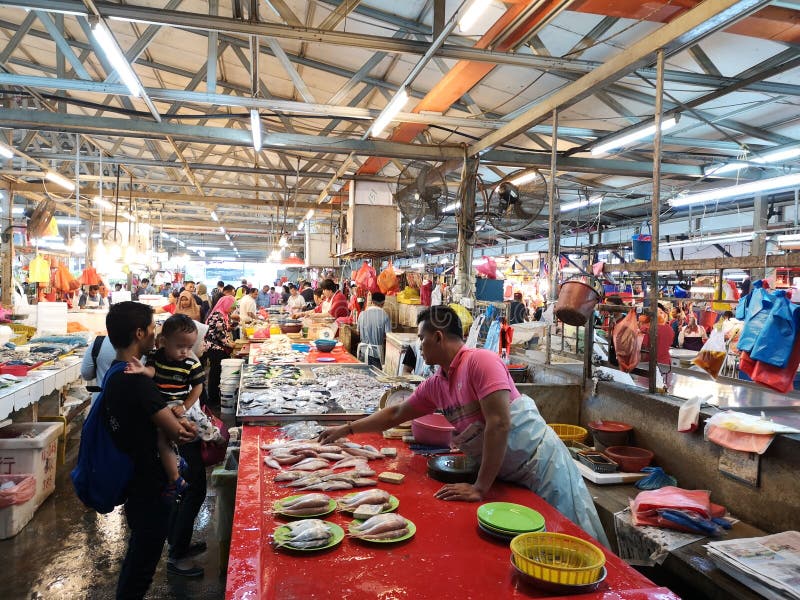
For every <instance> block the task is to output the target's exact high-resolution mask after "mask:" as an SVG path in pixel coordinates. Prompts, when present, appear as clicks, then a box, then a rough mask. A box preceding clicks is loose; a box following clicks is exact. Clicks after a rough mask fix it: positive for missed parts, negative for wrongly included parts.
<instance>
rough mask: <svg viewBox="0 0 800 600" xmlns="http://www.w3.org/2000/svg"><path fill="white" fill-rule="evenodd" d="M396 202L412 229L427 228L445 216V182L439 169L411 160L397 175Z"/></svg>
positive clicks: (426, 229) (430, 227) (433, 225)
mask: <svg viewBox="0 0 800 600" xmlns="http://www.w3.org/2000/svg"><path fill="white" fill-rule="evenodd" d="M394 198H395V202H396V203H397V206H398V207H399V208H400V212H401V213H402V214H403V216H404V217H405V219H406V221H408V222H409V223H411V224H412V226H413V227H414V228H415V229H419V230H422V231H428V230H431V229H433V228H435V227H436V226H438V225H439V223H441V222H442V220H443V219H444V218H445V216H446V215H445V212H444V209H445V207H446V206H447V182H446V181H445V179H444V175H442V173H441V171H440V170H439V169H436V168H434V167H432V166H431V165H429V164H428V163H424V162H419V161H412V162H410V163H408V164H407V165H406V166H405V167H404V168H403V170H402V171H401V172H400V175H398V177H397V184H396V187H395V192H394Z"/></svg>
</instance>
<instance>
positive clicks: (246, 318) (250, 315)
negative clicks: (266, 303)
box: [239, 288, 258, 325]
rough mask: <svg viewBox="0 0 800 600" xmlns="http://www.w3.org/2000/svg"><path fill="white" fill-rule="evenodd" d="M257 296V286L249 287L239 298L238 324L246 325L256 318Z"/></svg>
mask: <svg viewBox="0 0 800 600" xmlns="http://www.w3.org/2000/svg"><path fill="white" fill-rule="evenodd" d="M257 297H258V288H249V289H248V290H247V291H246V292H245V294H244V295H243V296H242V299H241V300H239V325H247V324H248V323H250V322H252V321H255V320H256V318H257V316H258V314H257V311H258V305H257V304H256V298H257Z"/></svg>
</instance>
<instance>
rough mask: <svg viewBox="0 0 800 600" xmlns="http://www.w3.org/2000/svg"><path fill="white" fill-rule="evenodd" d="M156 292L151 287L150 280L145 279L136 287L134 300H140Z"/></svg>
mask: <svg viewBox="0 0 800 600" xmlns="http://www.w3.org/2000/svg"><path fill="white" fill-rule="evenodd" d="M155 292H156V291H155V290H154V289H153V288H152V287H150V280H149V279H148V278H147V277H145V278H144V279H142V280H141V281H139V285H138V286H136V289H135V290H134V291H133V294H132V296H133V298H134V300H138V299H139V296H142V295H149V294H155Z"/></svg>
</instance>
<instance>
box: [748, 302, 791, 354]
mask: <svg viewBox="0 0 800 600" xmlns="http://www.w3.org/2000/svg"><path fill="white" fill-rule="evenodd" d="M772 298H773V304H772V310H770V313H769V317H768V318H767V321H766V323H764V327H763V329H762V330H761V333H760V334H758V338H756V341H755V343H754V344H753V349H752V350H751V351H750V358H752V359H753V360H757V361H759V362H762V363H766V364H768V365H772V366H774V367H779V368H783V367H785V366H786V363H787V362H788V361H789V356H790V355H791V353H792V348H793V347H794V343H795V342H796V341H797V331H798V328H800V323H798V317H800V309H798V307H797V306H794V305H793V304H792V303H791V302H790V301H789V298H787V296H786V290H777V291H776V292H775V293H774V294H772Z"/></svg>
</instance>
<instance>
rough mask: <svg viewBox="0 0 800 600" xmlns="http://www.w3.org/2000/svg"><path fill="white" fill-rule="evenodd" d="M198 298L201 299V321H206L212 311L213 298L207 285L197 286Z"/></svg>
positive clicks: (200, 284) (199, 284)
mask: <svg viewBox="0 0 800 600" xmlns="http://www.w3.org/2000/svg"><path fill="white" fill-rule="evenodd" d="M197 296H198V297H199V298H200V320H201V321H205V320H206V317H207V316H208V311H209V310H211V298H210V297H209V295H208V288H207V287H206V284H205V283H198V284H197Z"/></svg>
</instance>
